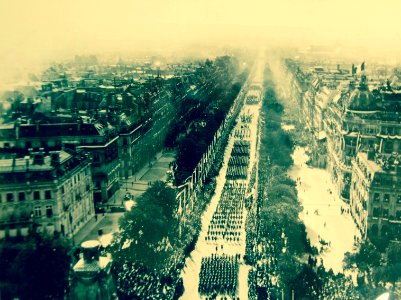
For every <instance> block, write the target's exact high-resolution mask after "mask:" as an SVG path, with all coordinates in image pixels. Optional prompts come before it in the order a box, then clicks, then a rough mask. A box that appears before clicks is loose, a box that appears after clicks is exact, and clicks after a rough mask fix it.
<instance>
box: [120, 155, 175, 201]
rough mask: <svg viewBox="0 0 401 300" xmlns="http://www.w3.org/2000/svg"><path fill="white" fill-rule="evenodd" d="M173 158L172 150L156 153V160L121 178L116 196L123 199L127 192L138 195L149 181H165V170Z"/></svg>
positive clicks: (144, 189)
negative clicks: (127, 176) (126, 177)
mask: <svg viewBox="0 0 401 300" xmlns="http://www.w3.org/2000/svg"><path fill="white" fill-rule="evenodd" d="M174 160H175V153H174V152H159V153H157V154H156V160H152V161H151V162H149V163H147V164H146V165H145V166H144V167H143V168H142V169H140V170H139V171H138V172H136V173H135V174H134V175H132V176H130V177H129V178H128V179H123V180H121V187H120V190H119V191H118V192H117V193H119V196H117V198H120V199H124V195H125V194H126V193H127V192H129V193H130V194H131V195H133V196H134V197H139V196H140V195H142V194H143V193H144V192H145V191H146V190H147V189H148V188H149V184H150V183H152V182H154V181H158V180H162V181H165V180H166V179H167V174H166V172H167V171H168V170H169V165H170V163H171V162H172V161H174ZM113 198H114V197H113ZM117 202H118V201H117Z"/></svg>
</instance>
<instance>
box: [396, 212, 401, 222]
mask: <svg viewBox="0 0 401 300" xmlns="http://www.w3.org/2000/svg"><path fill="white" fill-rule="evenodd" d="M395 216H396V217H397V219H398V220H401V210H397V212H396V214H395Z"/></svg>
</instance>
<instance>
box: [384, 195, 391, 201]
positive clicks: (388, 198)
mask: <svg viewBox="0 0 401 300" xmlns="http://www.w3.org/2000/svg"><path fill="white" fill-rule="evenodd" d="M383 201H384V202H389V201H390V194H384V198H383Z"/></svg>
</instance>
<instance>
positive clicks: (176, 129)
mask: <svg viewBox="0 0 401 300" xmlns="http://www.w3.org/2000/svg"><path fill="white" fill-rule="evenodd" d="M247 74H248V70H247V69H246V70H243V71H242V72H240V69H239V64H238V60H237V59H236V58H234V57H231V56H222V57H218V58H216V59H215V60H214V61H210V60H206V61H205V62H204V63H203V64H202V65H201V67H200V68H198V69H197V71H196V72H195V74H194V78H193V79H192V80H191V82H192V86H191V88H190V89H189V90H188V89H184V88H183V87H185V85H184V86H183V87H181V90H180V92H178V91H175V92H176V93H177V95H176V96H177V97H178V98H180V99H181V101H177V102H176V109H177V110H178V113H177V116H179V118H177V119H176V120H175V122H174V123H173V125H172V128H171V130H170V134H169V135H168V137H167V139H166V145H167V146H168V147H177V159H176V163H177V170H176V172H175V179H176V184H177V185H179V184H181V183H182V182H183V181H184V180H185V179H186V178H187V177H188V176H189V175H191V174H192V172H193V169H194V168H195V166H196V165H197V163H198V162H199V160H200V159H201V157H202V155H203V154H204V153H205V152H206V150H207V147H208V146H209V145H210V143H211V142H212V140H213V137H214V134H215V132H216V131H217V129H218V128H219V126H220V124H221V123H222V121H223V120H224V118H225V115H226V113H227V112H228V110H229V109H230V107H231V105H232V103H233V101H234V100H235V98H236V97H237V95H238V93H239V91H240V90H241V86H242V85H243V83H244V82H245V80H246V78H247Z"/></svg>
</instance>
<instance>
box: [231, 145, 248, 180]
mask: <svg viewBox="0 0 401 300" xmlns="http://www.w3.org/2000/svg"><path fill="white" fill-rule="evenodd" d="M249 157H250V143H249V141H241V140H236V141H235V142H234V145H233V149H232V151H231V157H230V159H229V161H228V168H227V174H226V178H227V179H232V180H236V179H246V178H247V175H248V165H249Z"/></svg>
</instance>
